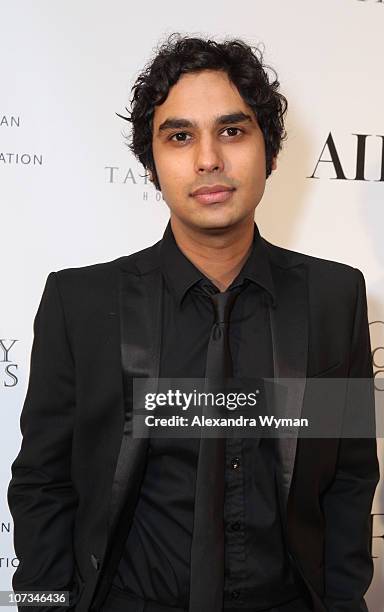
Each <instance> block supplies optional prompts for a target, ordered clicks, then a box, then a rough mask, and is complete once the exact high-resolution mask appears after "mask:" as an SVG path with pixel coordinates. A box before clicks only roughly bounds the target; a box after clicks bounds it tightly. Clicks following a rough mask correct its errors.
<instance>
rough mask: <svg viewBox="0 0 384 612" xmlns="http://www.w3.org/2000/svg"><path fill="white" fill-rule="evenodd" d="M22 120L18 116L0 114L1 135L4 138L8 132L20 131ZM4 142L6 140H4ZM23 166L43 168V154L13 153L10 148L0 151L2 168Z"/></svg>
mask: <svg viewBox="0 0 384 612" xmlns="http://www.w3.org/2000/svg"><path fill="white" fill-rule="evenodd" d="M20 126H21V120H20V117H19V116H16V115H1V114H0V134H1V136H2V137H4V133H5V131H6V130H9V131H10V130H13V129H19V128H20ZM2 140H3V142H4V138H2ZM10 165H13V166H15V165H21V166H42V165H43V156H42V155H41V153H39V154H38V153H31V152H30V151H28V152H27V151H12V150H11V148H10V147H7V149H4V150H0V168H1V167H2V166H10Z"/></svg>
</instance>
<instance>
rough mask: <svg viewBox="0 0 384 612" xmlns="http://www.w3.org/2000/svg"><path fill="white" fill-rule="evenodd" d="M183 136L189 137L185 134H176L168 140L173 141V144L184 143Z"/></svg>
mask: <svg viewBox="0 0 384 612" xmlns="http://www.w3.org/2000/svg"><path fill="white" fill-rule="evenodd" d="M185 136H189V134H187V132H177V133H176V134H173V135H172V136H171V137H170V139H169V140H173V141H174V142H186V138H185ZM175 137H176V138H175Z"/></svg>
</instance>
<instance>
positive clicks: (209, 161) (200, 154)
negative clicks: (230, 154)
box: [195, 138, 224, 174]
mask: <svg viewBox="0 0 384 612" xmlns="http://www.w3.org/2000/svg"><path fill="white" fill-rule="evenodd" d="M195 164H196V171H197V172H199V173H200V174H201V173H203V172H213V171H218V170H219V171H222V170H223V169H224V162H223V158H222V155H221V151H220V146H219V145H218V143H215V142H214V141H213V139H212V138H206V139H202V140H201V141H200V143H199V145H198V147H197V150H196V160H195Z"/></svg>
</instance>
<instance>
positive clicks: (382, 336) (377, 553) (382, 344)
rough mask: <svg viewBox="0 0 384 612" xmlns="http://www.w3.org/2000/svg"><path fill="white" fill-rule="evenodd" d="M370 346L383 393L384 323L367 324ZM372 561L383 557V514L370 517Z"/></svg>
mask: <svg viewBox="0 0 384 612" xmlns="http://www.w3.org/2000/svg"><path fill="white" fill-rule="evenodd" d="M369 326H370V327H369V329H370V335H371V344H372V365H373V373H374V377H375V389H376V391H384V321H371V322H370V323H369ZM371 533H372V546H371V554H372V557H373V559H381V558H383V557H384V514H382V513H374V514H372V515H371Z"/></svg>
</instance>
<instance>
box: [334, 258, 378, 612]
mask: <svg viewBox="0 0 384 612" xmlns="http://www.w3.org/2000/svg"><path fill="white" fill-rule="evenodd" d="M355 273H356V278H357V294H356V306H355V317H354V325H353V334H352V339H351V350H350V367H349V379H355V378H361V379H366V380H365V383H363V382H362V381H361V384H360V383H359V382H358V381H351V380H350V381H349V382H350V383H353V385H352V389H354V391H356V389H357V390H358V402H356V398H355V399H354V400H352V399H351V404H354V405H355V408H354V410H356V405H357V408H358V412H359V413H360V414H359V419H361V418H362V415H363V418H364V423H370V424H371V430H372V431H373V432H374V422H375V402H374V389H373V370H372V357H371V344H370V337H369V327H368V318H367V298H366V290H365V281H364V277H363V274H362V273H361V272H360V270H357V269H355ZM367 379H371V380H368V381H367ZM367 382H368V384H367ZM348 402H349V400H348V398H347V404H348ZM347 409H348V408H347ZM355 415H357V412H355ZM372 424H373V427H372ZM365 429H366V430H367V429H369V428H365ZM378 481H379V466H378V460H377V451H376V438H375V437H364V438H363V437H361V438H358V437H349V438H348V437H343V438H342V439H341V440H340V442H339V454H338V463H337V471H336V476H335V479H334V481H333V483H332V485H331V487H330V488H329V489H328V490H327V492H326V493H325V494H324V498H323V510H324V516H325V523H326V533H325V604H326V606H327V610H329V612H367V606H366V603H365V601H364V594H365V592H366V591H367V589H368V587H369V585H370V583H371V580H372V576H373V561H372V557H371V545H370V541H371V533H370V513H371V507H372V501H373V496H374V493H375V489H376V485H377V483H378Z"/></svg>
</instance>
